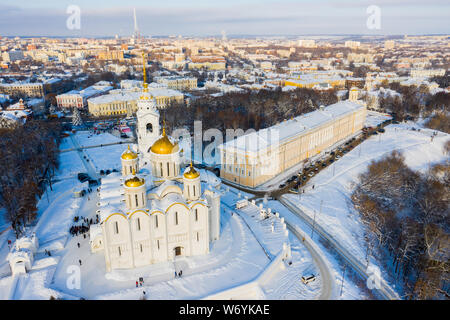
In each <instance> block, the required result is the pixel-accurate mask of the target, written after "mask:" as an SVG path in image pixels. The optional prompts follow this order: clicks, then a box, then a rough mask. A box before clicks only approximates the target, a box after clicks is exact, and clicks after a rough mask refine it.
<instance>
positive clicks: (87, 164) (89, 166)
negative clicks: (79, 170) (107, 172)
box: [70, 135, 100, 180]
mask: <svg viewBox="0 0 450 320" xmlns="http://www.w3.org/2000/svg"><path fill="white" fill-rule="evenodd" d="M70 139H71V140H72V143H73V145H74V146H75V149H76V150H77V152H78V155H79V156H80V159H81V161H82V162H83V165H84V167H85V168H86V171H87V172H88V174H89V176H90V177H91V178H93V179H96V180H98V179H100V176H99V175H98V174H97V171H96V170H95V168H94V166H93V165H92V163H91V162H90V161H89V162H88V161H87V160H86V159H85V158H84V154H83V149H82V148H81V146H80V144H79V143H78V140H77V139H76V138H75V137H74V135H70ZM86 157H87V156H86Z"/></svg>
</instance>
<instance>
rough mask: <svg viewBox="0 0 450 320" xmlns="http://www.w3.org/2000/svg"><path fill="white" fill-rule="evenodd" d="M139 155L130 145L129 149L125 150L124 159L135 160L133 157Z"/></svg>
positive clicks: (135, 157)
mask: <svg viewBox="0 0 450 320" xmlns="http://www.w3.org/2000/svg"><path fill="white" fill-rule="evenodd" d="M137 157H138V155H137V153H134V152H133V151H131V150H130V146H129V145H128V149H127V150H125V152H124V153H122V159H123V160H133V159H137Z"/></svg>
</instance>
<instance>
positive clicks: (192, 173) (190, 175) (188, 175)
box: [183, 162, 200, 179]
mask: <svg viewBox="0 0 450 320" xmlns="http://www.w3.org/2000/svg"><path fill="white" fill-rule="evenodd" d="M183 176H184V177H185V178H186V179H195V178H198V177H199V176H200V173H198V171H196V170H195V169H194V166H193V165H192V162H191V165H190V167H189V171H187V172H185V173H184V174H183Z"/></svg>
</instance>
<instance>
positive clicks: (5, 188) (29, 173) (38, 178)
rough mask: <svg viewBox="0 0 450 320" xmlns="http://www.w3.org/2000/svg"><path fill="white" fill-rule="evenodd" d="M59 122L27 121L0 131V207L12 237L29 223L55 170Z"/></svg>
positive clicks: (59, 134)
mask: <svg viewBox="0 0 450 320" xmlns="http://www.w3.org/2000/svg"><path fill="white" fill-rule="evenodd" d="M61 132H62V129H61V125H60V123H59V122H53V121H52V122H49V121H38V120H32V119H31V120H29V121H27V122H26V124H24V125H18V126H16V127H14V128H12V129H2V130H0V168H1V169H2V170H1V172H0V207H3V208H4V209H5V210H4V212H5V215H6V216H5V218H6V221H8V222H10V223H11V226H12V228H13V229H14V231H15V234H16V237H19V236H20V235H21V233H22V232H23V228H24V227H25V226H26V225H27V224H29V223H31V222H33V220H34V219H35V218H36V214H37V199H38V198H39V197H41V195H42V194H43V192H44V190H45V188H46V186H47V185H48V184H49V185H50V187H51V180H52V177H53V176H54V174H55V170H56V169H57V167H58V149H59V143H60V139H61V138H60V136H61Z"/></svg>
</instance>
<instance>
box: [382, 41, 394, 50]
mask: <svg viewBox="0 0 450 320" xmlns="http://www.w3.org/2000/svg"><path fill="white" fill-rule="evenodd" d="M384 48H385V49H387V50H391V49H394V48H395V41H394V40H386V41H385V42H384Z"/></svg>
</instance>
